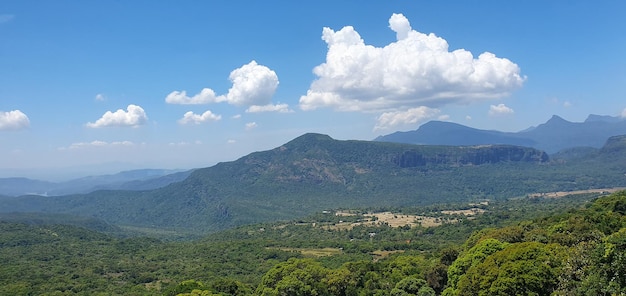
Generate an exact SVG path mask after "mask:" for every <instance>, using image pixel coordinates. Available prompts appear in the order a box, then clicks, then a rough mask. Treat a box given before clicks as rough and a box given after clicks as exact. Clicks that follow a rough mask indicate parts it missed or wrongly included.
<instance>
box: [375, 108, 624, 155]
mask: <svg viewBox="0 0 626 296" xmlns="http://www.w3.org/2000/svg"><path fill="white" fill-rule="evenodd" d="M623 134H626V120H624V118H621V117H613V116H602V115H593V114H592V115H589V117H587V119H586V120H585V121H584V122H570V121H567V120H565V119H563V118H561V117H559V116H556V115H554V116H552V118H550V120H548V121H547V122H546V123H543V124H540V125H538V126H537V127H531V128H528V129H525V130H523V131H520V132H501V131H495V130H482V129H475V128H471V127H467V126H464V125H461V124H457V123H452V122H444V121H430V122H427V123H425V124H423V125H422V126H420V127H419V128H418V129H417V130H414V131H407V132H395V133H392V134H389V135H384V136H380V137H377V138H376V139H375V141H381V142H395V143H407V144H420V145H452V146H466V145H485V144H508V145H519V146H526V147H533V148H536V149H539V150H543V151H545V152H547V153H549V154H553V153H556V152H559V151H561V150H563V149H568V148H573V147H593V148H600V147H602V145H604V143H605V142H606V140H607V139H608V138H609V137H611V136H615V135H623Z"/></svg>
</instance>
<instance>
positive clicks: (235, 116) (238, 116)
mask: <svg viewBox="0 0 626 296" xmlns="http://www.w3.org/2000/svg"><path fill="white" fill-rule="evenodd" d="M239 118H241V114H235V115H233V117H232V119H239Z"/></svg>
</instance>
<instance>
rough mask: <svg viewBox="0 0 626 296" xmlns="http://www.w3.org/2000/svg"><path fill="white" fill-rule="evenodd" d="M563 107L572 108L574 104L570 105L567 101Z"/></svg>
mask: <svg viewBox="0 0 626 296" xmlns="http://www.w3.org/2000/svg"><path fill="white" fill-rule="evenodd" d="M563 107H565V108H569V107H572V103H570V102H569V101H565V102H563Z"/></svg>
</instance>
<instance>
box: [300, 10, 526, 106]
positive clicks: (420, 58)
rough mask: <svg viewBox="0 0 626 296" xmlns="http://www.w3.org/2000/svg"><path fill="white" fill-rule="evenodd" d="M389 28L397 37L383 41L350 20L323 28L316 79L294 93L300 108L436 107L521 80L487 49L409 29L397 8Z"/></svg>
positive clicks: (503, 90)
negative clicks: (322, 57)
mask: <svg viewBox="0 0 626 296" xmlns="http://www.w3.org/2000/svg"><path fill="white" fill-rule="evenodd" d="M389 28H391V30H392V31H394V32H395V33H396V39H397V40H396V41H395V42H391V43H390V44H388V45H386V46H383V47H376V46H373V45H368V44H366V43H365V41H364V40H363V38H362V37H361V36H360V35H359V33H358V32H357V31H356V30H355V29H354V28H353V27H352V26H346V27H343V28H342V29H341V30H339V31H333V30H332V29H330V28H324V29H323V30H322V39H323V40H324V41H325V42H326V44H327V46H328V51H327V53H326V62H325V63H323V64H320V65H318V66H316V67H315V68H314V69H313V73H314V74H315V75H316V76H317V79H316V80H315V81H313V82H312V83H311V86H310V87H309V90H308V91H307V93H306V95H303V96H301V97H300V108H301V109H302V110H315V109H317V108H322V107H330V108H333V109H335V110H338V111H360V112H377V111H383V112H387V111H390V110H391V111H399V110H404V109H406V108H407V107H419V106H428V107H431V108H437V107H440V106H443V105H447V104H455V103H458V104H465V103H471V102H477V101H483V100H486V99H496V98H501V97H504V96H507V95H509V94H510V93H511V92H512V91H514V90H516V89H518V88H520V87H521V86H522V84H523V83H524V81H525V80H526V77H524V76H522V75H520V68H519V67H518V65H517V64H515V63H513V62H511V61H510V60H508V59H506V58H499V57H497V56H496V55H495V54H493V53H490V52H484V53H481V54H479V55H478V57H474V55H473V54H472V53H471V52H469V51H467V50H465V49H457V50H453V51H451V50H450V49H449V45H448V42H447V41H446V40H445V39H443V38H441V37H438V36H436V35H435V34H433V33H430V34H424V33H421V32H418V31H416V30H414V29H412V27H411V24H410V23H409V20H408V19H407V18H406V17H405V16H404V15H402V14H393V15H392V16H391V17H390V18H389Z"/></svg>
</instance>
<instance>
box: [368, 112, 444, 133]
mask: <svg viewBox="0 0 626 296" xmlns="http://www.w3.org/2000/svg"><path fill="white" fill-rule="evenodd" d="M439 112H440V111H439V109H433V108H428V107H425V106H421V107H417V108H411V109H409V110H406V111H394V112H385V113H383V114H381V115H380V116H379V117H378V118H377V123H376V125H375V126H374V130H375V131H376V130H385V129H390V128H393V127H397V126H402V125H408V124H412V125H414V124H416V123H420V122H424V121H426V120H428V119H431V118H434V117H435V116H437V114H439Z"/></svg>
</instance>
